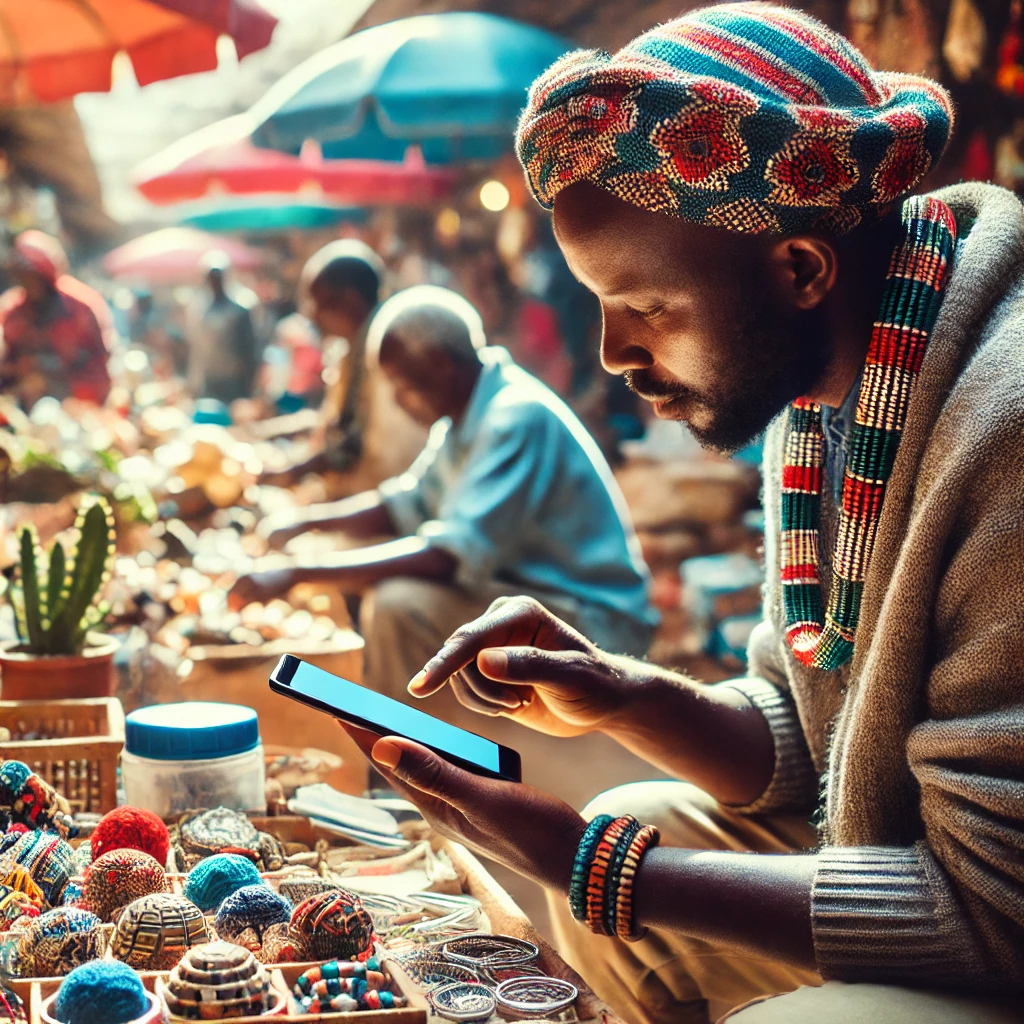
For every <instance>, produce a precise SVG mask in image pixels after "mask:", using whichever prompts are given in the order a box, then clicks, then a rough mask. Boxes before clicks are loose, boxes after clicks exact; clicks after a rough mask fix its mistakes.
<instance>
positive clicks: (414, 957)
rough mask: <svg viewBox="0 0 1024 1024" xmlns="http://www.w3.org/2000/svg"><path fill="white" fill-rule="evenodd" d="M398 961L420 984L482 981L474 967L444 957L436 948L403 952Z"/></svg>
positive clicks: (474, 982) (476, 983)
mask: <svg viewBox="0 0 1024 1024" xmlns="http://www.w3.org/2000/svg"><path fill="white" fill-rule="evenodd" d="M398 962H399V963H400V964H401V965H402V969H403V970H404V971H405V972H406V973H407V974H408V975H409V977H410V978H412V980H413V981H415V982H416V984H418V985H424V986H430V985H450V984H451V983H452V982H454V981H461V982H463V983H465V984H473V985H479V984H480V983H481V981H482V979H481V977H480V975H479V974H478V973H477V972H476V971H474V970H473V969H472V968H470V967H465V966H464V965H462V964H457V963H455V962H454V961H452V960H445V959H442V958H441V957H440V956H439V955H438V954H437V952H436V951H434V950H429V949H414V950H411V951H410V952H408V953H403V954H401V955H400V956H399V957H398Z"/></svg>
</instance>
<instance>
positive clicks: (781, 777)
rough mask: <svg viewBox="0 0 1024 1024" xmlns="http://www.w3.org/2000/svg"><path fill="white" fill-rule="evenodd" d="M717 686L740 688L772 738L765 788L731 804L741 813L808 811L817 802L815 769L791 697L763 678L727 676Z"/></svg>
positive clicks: (731, 806) (816, 774)
mask: <svg viewBox="0 0 1024 1024" xmlns="http://www.w3.org/2000/svg"><path fill="white" fill-rule="evenodd" d="M717 685H718V686H728V687H731V688H732V689H733V690H739V692H740V693H742V694H743V696H744V697H746V698H747V700H748V701H750V703H751V704H753V705H754V707H755V708H757V709H758V710H759V711H760V712H761V714H762V715H764V717H765V721H766V722H767V723H768V728H769V729H770V730H771V734H772V739H773V740H774V742H775V769H774V771H773V772H772V777H771V781H770V782H769V783H768V786H767V788H766V789H765V791H764V792H763V793H762V794H761V795H760V796H759V797H758V798H757V799H756V800H755V801H754V802H753V803H750V804H745V805H743V806H741V807H738V806H734V805H730V808H731V810H734V811H738V812H739V813H740V814H765V813H768V812H770V811H780V810H792V811H807V812H808V813H810V812H811V811H812V810H813V809H814V807H815V806H816V804H817V798H818V773H817V772H816V771H815V768H814V763H813V762H812V761H811V754H810V751H809V750H808V749H807V741H806V740H805V739H804V733H803V729H802V728H801V726H800V719H799V717H798V716H797V713H796V707H795V705H794V704H793V700H792V698H791V697H790V696H789V695H788V694H787V693H785V692H784V691H783V690H780V689H779V688H778V687H776V686H773V685H772V684H771V683H769V682H768V681H767V680H766V679H759V678H757V677H755V676H751V677H749V678H746V679H730V680H729V681H727V682H724V683H718V684H717Z"/></svg>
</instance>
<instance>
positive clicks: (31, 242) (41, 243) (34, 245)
mask: <svg viewBox="0 0 1024 1024" xmlns="http://www.w3.org/2000/svg"><path fill="white" fill-rule="evenodd" d="M12 262H13V263H14V266H15V267H16V268H18V269H20V270H25V271H29V272H30V273H33V274H38V275H39V276H40V277H42V278H45V280H47V281H49V282H50V284H56V283H57V278H58V277H60V275H61V274H63V273H65V272H66V271H67V269H68V257H67V253H65V252H64V247H63V246H62V245H61V244H60V242H58V241H57V239H56V238H54V237H53V236H52V235H47V234H45V233H44V232H42V231H37V230H35V229H34V228H30V229H29V230H28V231H23V232H22V233H21V234H20V235H18V237H17V238H16V239H15V240H14V245H13V246H12Z"/></svg>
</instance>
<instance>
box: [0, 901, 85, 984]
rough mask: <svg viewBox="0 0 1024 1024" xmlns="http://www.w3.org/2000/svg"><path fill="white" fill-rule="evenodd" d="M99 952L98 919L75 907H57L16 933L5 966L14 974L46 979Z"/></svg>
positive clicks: (65, 972)
mask: <svg viewBox="0 0 1024 1024" xmlns="http://www.w3.org/2000/svg"><path fill="white" fill-rule="evenodd" d="M102 953H103V932H102V930H101V927H100V919H99V918H98V917H97V916H96V915H95V914H90V913H89V912H88V911H87V910H80V909H79V908H77V907H58V908H57V909H56V910H49V911H47V912H46V913H45V914H42V915H41V916H39V917H38V918H36V919H35V920H34V921H33V922H32V923H31V924H30V925H29V926H28V927H27V928H26V929H25V930H24V931H23V932H21V934H20V935H18V938H17V943H16V945H15V947H14V952H13V958H12V960H11V962H10V964H9V965H8V966H9V969H10V970H11V973H12V974H14V975H15V977H19V978H49V977H54V976H56V975H63V974H67V973H68V972H69V971H71V970H73V969H74V968H75V967H78V966H79V965H81V964H84V963H88V961H90V960H96V959H97V958H98V957H100V956H101V955H102Z"/></svg>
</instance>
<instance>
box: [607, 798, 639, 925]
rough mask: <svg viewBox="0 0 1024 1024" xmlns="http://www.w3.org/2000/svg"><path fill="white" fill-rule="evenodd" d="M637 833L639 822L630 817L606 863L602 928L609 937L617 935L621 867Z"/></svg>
mask: <svg viewBox="0 0 1024 1024" xmlns="http://www.w3.org/2000/svg"><path fill="white" fill-rule="evenodd" d="M639 831H640V822H639V821H637V820H636V818H632V817H631V818H630V819H629V820H628V822H627V823H626V825H625V827H624V828H623V830H622V835H620V836H619V840H618V842H617V843H616V844H615V849H614V850H612V855H611V859H610V860H609V861H608V874H607V876H606V880H605V887H604V927H605V931H606V932H607V933H608V934H609V935H617V934H618V929H617V926H616V920H617V910H618V891H619V888H620V881H619V880H620V879H621V877H622V865H623V864H624V863H625V860H626V854H627V853H628V852H629V848H630V847H631V846H632V845H633V840H634V839H635V838H636V835H637V833H638V832H639Z"/></svg>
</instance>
